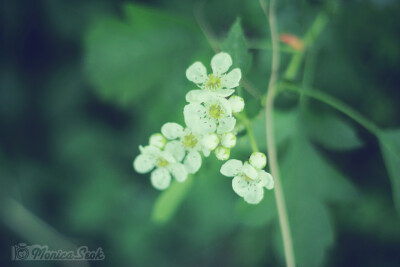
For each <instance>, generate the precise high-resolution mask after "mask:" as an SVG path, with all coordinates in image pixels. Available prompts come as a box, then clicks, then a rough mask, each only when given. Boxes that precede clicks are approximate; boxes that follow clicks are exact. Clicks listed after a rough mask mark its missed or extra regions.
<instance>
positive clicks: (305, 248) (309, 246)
mask: <svg viewBox="0 0 400 267" xmlns="http://www.w3.org/2000/svg"><path fill="white" fill-rule="evenodd" d="M288 116H290V115H288ZM302 119H303V117H301V116H300V115H298V119H297V122H296V123H294V124H292V128H291V132H292V136H291V142H290V147H289V148H288V150H287V152H286V154H285V157H284V158H283V161H282V163H281V165H280V168H281V173H282V176H281V179H282V184H283V188H284V193H285V198H286V203H287V209H288V216H289V220H290V225H291V230H292V235H293V244H294V251H295V256H296V259H297V263H298V266H320V265H321V264H322V263H323V261H324V259H325V256H326V253H327V251H328V249H329V248H330V247H331V246H332V245H333V243H334V232H333V227H332V223H331V221H330V216H329V210H328V207H327V206H326V203H327V202H329V203H331V202H348V201H351V200H353V199H354V197H355V195H356V191H355V189H354V188H353V186H352V185H351V184H350V182H348V181H347V179H346V178H345V177H344V176H343V175H342V174H341V173H340V172H339V171H337V170H336V169H335V168H334V167H333V166H331V165H330V164H329V162H327V160H326V159H325V158H324V157H323V156H322V155H320V154H319V153H318V151H317V150H316V149H315V148H314V147H313V146H312V144H311V143H310V142H309V141H308V140H307V138H306V134H305V132H304V129H303V128H302V126H303V125H304V121H303V120H302ZM278 231H279V230H278ZM311 237H317V238H311ZM277 245H278V248H282V246H281V244H280V243H278V244H277ZM282 253H283V252H282Z"/></svg>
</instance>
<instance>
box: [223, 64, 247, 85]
mask: <svg viewBox="0 0 400 267" xmlns="http://www.w3.org/2000/svg"><path fill="white" fill-rule="evenodd" d="M241 78H242V72H241V71H240V69H239V68H236V69H233V70H231V71H230V72H229V73H228V74H226V75H225V76H223V77H222V79H221V82H222V87H225V88H227V89H231V88H234V87H237V86H239V81H240V79H241Z"/></svg>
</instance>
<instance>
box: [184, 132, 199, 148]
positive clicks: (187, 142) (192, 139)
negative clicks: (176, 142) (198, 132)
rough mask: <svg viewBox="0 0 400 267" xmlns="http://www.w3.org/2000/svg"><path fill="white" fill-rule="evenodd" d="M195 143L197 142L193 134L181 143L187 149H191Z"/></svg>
mask: <svg viewBox="0 0 400 267" xmlns="http://www.w3.org/2000/svg"><path fill="white" fill-rule="evenodd" d="M197 142H198V140H197V138H196V137H195V136H194V135H193V134H189V135H186V136H185V137H184V138H183V141H182V143H183V145H184V146H185V147H189V148H193V147H194V146H195V145H196V144H197Z"/></svg>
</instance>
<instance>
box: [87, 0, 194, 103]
mask: <svg viewBox="0 0 400 267" xmlns="http://www.w3.org/2000/svg"><path fill="white" fill-rule="evenodd" d="M124 11H125V20H124V21H122V20H120V19H115V18H102V19H99V20H97V21H96V23H94V24H93V25H92V26H91V27H90V28H89V31H88V34H87V36H86V70H87V72H88V76H89V78H90V81H91V82H92V84H93V85H94V87H95V88H94V89H95V90H96V92H97V93H98V94H99V95H100V96H101V97H103V98H104V99H106V100H110V101H114V102H117V103H118V104H125V105H126V104H131V103H137V102H138V101H139V100H140V99H141V97H142V96H143V95H144V94H146V93H147V94H152V92H151V91H152V90H155V89H157V90H160V88H166V87H168V86H169V85H170V84H172V83H173V82H174V79H176V77H175V76H171V75H170V69H171V67H172V66H173V68H177V69H181V70H182V73H183V72H184V70H185V68H186V67H187V66H186V65H187V64H188V62H186V61H185V59H186V57H187V56H188V54H189V52H190V51H193V50H194V49H196V47H197V45H198V44H199V43H200V42H198V40H197V37H198V35H197V34H196V33H197V32H196V31H194V32H193V30H192V28H190V25H188V23H186V22H185V21H181V20H178V19H175V18H174V17H172V16H169V15H167V14H164V13H162V12H159V11H156V10H153V9H151V8H145V7H140V6H137V5H132V4H129V5H126V6H125V9H124ZM194 33H195V34H194ZM190 53H191V52H190ZM182 79H183V75H182Z"/></svg>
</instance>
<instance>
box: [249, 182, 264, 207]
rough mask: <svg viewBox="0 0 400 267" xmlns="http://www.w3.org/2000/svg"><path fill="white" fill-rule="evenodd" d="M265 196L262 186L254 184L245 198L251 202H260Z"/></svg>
mask: <svg viewBox="0 0 400 267" xmlns="http://www.w3.org/2000/svg"><path fill="white" fill-rule="evenodd" d="M263 197H264V190H263V188H262V187H258V186H256V185H252V186H250V187H248V191H247V193H246V194H245V195H244V200H245V201H246V202H247V203H249V204H258V203H260V201H261V200H262V199H263Z"/></svg>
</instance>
